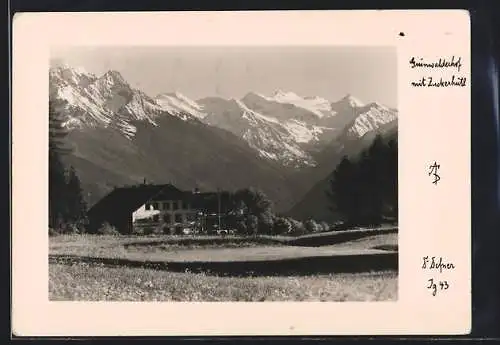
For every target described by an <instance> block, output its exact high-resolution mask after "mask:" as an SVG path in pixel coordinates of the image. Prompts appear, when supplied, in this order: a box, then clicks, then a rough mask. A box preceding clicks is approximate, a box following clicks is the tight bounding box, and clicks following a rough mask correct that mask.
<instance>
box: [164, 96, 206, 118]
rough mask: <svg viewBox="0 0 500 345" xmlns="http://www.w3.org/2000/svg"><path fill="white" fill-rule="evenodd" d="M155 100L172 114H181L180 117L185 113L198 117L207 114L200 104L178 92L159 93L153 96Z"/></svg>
mask: <svg viewBox="0 0 500 345" xmlns="http://www.w3.org/2000/svg"><path fill="white" fill-rule="evenodd" d="M155 101H156V103H158V105H159V106H160V107H161V108H162V109H163V110H165V111H167V112H169V113H171V114H174V115H182V118H184V116H185V115H186V114H188V115H191V116H194V117H196V118H198V119H203V118H204V117H205V116H206V115H207V114H206V113H204V112H203V107H202V106H201V105H199V104H198V103H196V102H195V101H193V100H192V99H190V98H189V97H187V96H185V95H183V94H182V93H180V92H166V93H161V94H159V95H158V96H156V97H155Z"/></svg>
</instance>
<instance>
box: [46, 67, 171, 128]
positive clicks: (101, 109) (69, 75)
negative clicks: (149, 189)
mask: <svg viewBox="0 0 500 345" xmlns="http://www.w3.org/2000/svg"><path fill="white" fill-rule="evenodd" d="M49 78H50V97H51V100H53V101H55V103H56V104H57V108H58V109H61V108H62V110H63V111H64V113H65V114H66V121H65V124H64V125H65V126H67V127H68V128H75V127H84V126H91V127H94V126H103V127H108V126H112V127H115V128H117V129H118V130H120V131H121V132H122V133H123V134H124V135H125V136H126V137H128V138H130V137H132V136H133V135H134V134H135V131H136V129H135V127H134V126H133V125H132V124H130V122H129V121H131V120H147V121H149V122H151V123H152V124H155V122H154V118H155V117H156V116H158V115H159V114H161V113H162V112H163V110H162V109H161V107H160V106H159V105H158V104H157V103H156V102H155V101H154V100H153V99H152V98H150V97H149V96H147V95H146V94H145V93H144V92H142V91H140V90H137V89H134V88H132V87H130V85H129V84H128V83H127V82H126V81H125V79H124V78H123V76H122V75H121V74H120V73H119V72H118V71H113V70H111V71H108V72H106V73H105V74H103V75H102V76H100V77H96V76H95V75H94V74H91V73H88V72H86V71H85V70H83V69H81V68H71V67H68V66H67V65H62V66H57V67H54V68H51V69H50V72H49Z"/></svg>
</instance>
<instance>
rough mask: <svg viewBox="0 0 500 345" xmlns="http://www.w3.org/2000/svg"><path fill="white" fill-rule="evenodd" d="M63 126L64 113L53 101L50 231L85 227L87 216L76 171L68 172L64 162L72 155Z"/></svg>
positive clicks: (50, 106)
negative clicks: (64, 157)
mask: <svg viewBox="0 0 500 345" xmlns="http://www.w3.org/2000/svg"><path fill="white" fill-rule="evenodd" d="M63 124H64V117H63V114H61V113H60V112H58V111H56V109H55V104H54V103H53V102H49V228H52V229H57V230H63V228H67V227H68V226H69V225H71V226H77V227H80V226H83V225H84V223H85V214H86V204H85V202H84V199H83V195H82V189H81V185H80V180H79V178H78V176H77V174H76V171H75V169H74V168H73V167H72V166H71V167H70V168H69V169H66V168H65V166H64V164H63V162H62V159H61V158H62V156H63V155H65V154H68V153H69V152H70V149H69V148H68V147H67V146H66V145H65V142H64V138H65V137H66V136H67V134H68V132H67V130H66V128H65V127H64V125H63Z"/></svg>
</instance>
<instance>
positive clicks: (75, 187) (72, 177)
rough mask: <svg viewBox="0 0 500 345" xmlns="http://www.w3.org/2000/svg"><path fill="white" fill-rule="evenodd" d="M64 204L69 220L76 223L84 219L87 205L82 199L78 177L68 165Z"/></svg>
mask: <svg viewBox="0 0 500 345" xmlns="http://www.w3.org/2000/svg"><path fill="white" fill-rule="evenodd" d="M66 205H67V218H68V220H69V221H72V222H74V223H76V222H81V221H83V220H84V218H85V214H86V211H87V205H86V203H85V201H84V200H83V195H82V188H81V184H80V179H79V178H78V175H77V174H76V171H75V168H74V167H73V166H71V167H70V170H69V174H68V183H67V186H66Z"/></svg>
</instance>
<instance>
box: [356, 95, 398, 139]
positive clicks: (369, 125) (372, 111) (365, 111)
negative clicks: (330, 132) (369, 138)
mask: <svg viewBox="0 0 500 345" xmlns="http://www.w3.org/2000/svg"><path fill="white" fill-rule="evenodd" d="M397 117H398V112H397V111H395V110H393V109H389V108H388V107H386V106H384V105H382V104H380V103H376V102H374V103H370V104H368V105H367V106H365V107H363V108H361V111H360V113H359V114H358V116H356V119H355V120H354V123H353V124H352V126H351V127H350V128H349V130H348V133H349V134H350V135H354V136H356V137H358V138H360V137H362V136H363V135H365V134H366V133H368V132H370V131H373V130H376V129H377V128H379V127H380V126H382V125H385V124H387V123H389V122H392V121H394V120H396V119H397Z"/></svg>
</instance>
